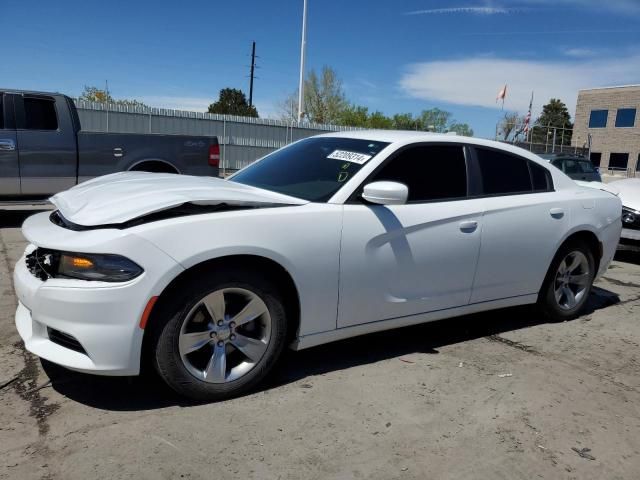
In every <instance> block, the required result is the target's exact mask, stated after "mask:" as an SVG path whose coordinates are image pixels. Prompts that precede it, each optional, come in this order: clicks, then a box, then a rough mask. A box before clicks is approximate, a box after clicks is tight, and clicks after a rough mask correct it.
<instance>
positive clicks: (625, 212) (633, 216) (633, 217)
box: [622, 207, 640, 225]
mask: <svg viewBox="0 0 640 480" xmlns="http://www.w3.org/2000/svg"><path fill="white" fill-rule="evenodd" d="M638 221H640V213H639V212H636V211H635V210H632V209H631V208H629V207H622V223H623V224H625V225H633V224H634V223H636V222H638Z"/></svg>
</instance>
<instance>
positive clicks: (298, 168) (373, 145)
mask: <svg viewBox="0 0 640 480" xmlns="http://www.w3.org/2000/svg"><path fill="white" fill-rule="evenodd" d="M387 145H389V144H388V143H384V142H376V141H371V140H361V139H354V138H339V137H312V138H307V139H305V140H301V141H299V142H296V143H293V144H291V145H289V146H287V147H284V148H282V149H280V150H276V151H275V152H273V153H271V154H270V155H267V156H266V157H264V158H263V159H262V160H260V161H258V162H256V163H254V164H253V165H250V166H249V167H247V168H245V169H244V170H242V171H240V172H238V173H237V174H236V175H234V176H233V177H232V178H230V179H229V180H230V181H232V182H237V183H243V184H245V185H251V186H253V187H259V188H264V189H265V190H271V191H273V192H277V193H282V194H285V195H290V196H292V197H297V198H302V199H304V200H309V201H311V202H326V201H327V200H329V199H330V198H331V197H332V196H333V195H334V194H335V193H336V192H337V191H338V190H339V189H340V187H342V185H344V184H345V182H346V181H347V180H349V179H350V178H351V177H353V175H354V174H355V173H356V172H357V171H358V170H360V169H361V168H362V166H363V165H364V164H365V163H367V162H368V161H370V160H371V159H372V158H373V157H375V156H376V155H377V154H378V153H380V151H381V150H382V149H383V148H384V147H386V146H387Z"/></svg>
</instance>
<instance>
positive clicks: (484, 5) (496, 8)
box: [405, 0, 640, 15]
mask: <svg viewBox="0 0 640 480" xmlns="http://www.w3.org/2000/svg"><path fill="white" fill-rule="evenodd" d="M506 3H509V4H510V5H511V6H508V7H507V6H503V5H504V4H506ZM559 8H585V9H589V10H595V11H601V12H604V11H610V12H616V13H624V14H640V1H638V0H604V1H603V0H511V1H506V0H505V1H503V2H489V1H483V2H478V4H477V5H466V6H458V7H443V8H429V9H425V10H415V11H411V12H406V13H405V15H438V14H473V15H506V14H511V13H524V12H530V11H533V10H539V9H554V10H557V9H559Z"/></svg>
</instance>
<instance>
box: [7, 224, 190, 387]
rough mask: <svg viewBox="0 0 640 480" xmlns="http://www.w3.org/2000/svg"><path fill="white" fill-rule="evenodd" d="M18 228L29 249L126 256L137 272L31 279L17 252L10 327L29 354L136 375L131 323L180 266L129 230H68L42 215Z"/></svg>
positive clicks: (136, 340) (138, 337) (135, 330)
mask: <svg viewBox="0 0 640 480" xmlns="http://www.w3.org/2000/svg"><path fill="white" fill-rule="evenodd" d="M23 233H24V235H25V236H26V237H27V239H28V240H29V241H30V242H31V244H30V245H29V246H28V247H27V249H26V251H25V254H28V253H30V252H31V251H32V250H33V249H35V248H36V247H41V248H48V249H55V250H61V251H74V252H76V251H77V252H82V253H113V254H126V256H127V257H129V258H132V259H135V261H136V262H137V263H138V264H139V265H141V266H142V267H143V269H144V272H143V273H142V274H141V275H140V276H138V277H136V278H135V279H133V280H130V281H127V282H118V283H107V282H100V281H87V280H77V279H68V278H49V279H46V280H41V279H40V278H37V277H36V276H35V275H34V274H33V273H32V272H31V271H30V270H29V268H28V267H27V264H26V262H25V255H23V256H22V258H21V259H20V260H19V261H18V262H17V264H16V267H15V270H14V285H15V290H16V295H17V297H18V308H17V311H16V319H15V320H16V328H17V329H18V332H19V334H20V336H21V337H22V339H23V341H24V342H25V347H26V348H27V350H29V351H30V352H32V353H34V354H36V355H38V356H40V357H42V358H44V359H47V360H49V361H51V362H53V363H56V364H59V365H62V366H64V367H67V368H70V369H73V370H77V371H82V372H89V373H97V374H101V375H136V374H138V373H139V370H140V352H141V347H142V339H143V336H144V330H142V329H141V328H140V326H139V322H140V318H141V316H142V313H143V311H144V308H145V306H146V304H147V302H148V301H149V299H150V298H151V297H153V296H157V295H160V294H161V292H162V290H163V289H164V287H165V286H166V285H167V284H168V283H169V282H170V281H171V279H173V278H175V276H176V275H178V274H179V273H180V272H181V271H182V270H183V269H182V267H181V266H180V265H178V264H177V262H175V260H173V259H172V258H171V257H169V256H168V255H167V254H165V253H164V252H162V251H161V250H159V249H158V248H157V247H155V246H154V245H152V244H151V243H149V242H147V241H146V240H144V239H141V238H140V237H137V236H135V234H132V233H131V232H123V231H118V230H99V231H91V232H74V231H70V230H66V229H64V228H61V227H59V226H57V225H54V224H53V223H52V222H51V221H50V220H49V213H41V214H37V215H35V216H33V217H30V218H29V219H27V221H26V222H25V224H24V226H23Z"/></svg>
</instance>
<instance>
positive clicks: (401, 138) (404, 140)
mask: <svg viewBox="0 0 640 480" xmlns="http://www.w3.org/2000/svg"><path fill="white" fill-rule="evenodd" d="M318 136H319V137H337V138H354V139H361V140H371V141H379V142H388V143H391V144H408V143H416V142H453V143H464V144H467V145H479V146H484V147H492V148H498V149H501V150H504V151H505V152H511V153H514V154H516V155H520V156H523V157H526V158H528V159H529V160H532V161H534V162H536V163H539V164H540V165H548V164H549V161H548V160H546V159H543V158H541V157H539V156H538V155H536V154H535V153H532V152H530V151H529V150H525V149H524V148H520V147H516V146H515V145H511V144H508V143H503V142H497V141H495V140H487V139H484V138H476V137H466V136H463V135H452V134H447V133H432V132H417V131H411V130H351V131H345V132H330V133H323V134H321V135H318Z"/></svg>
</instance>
